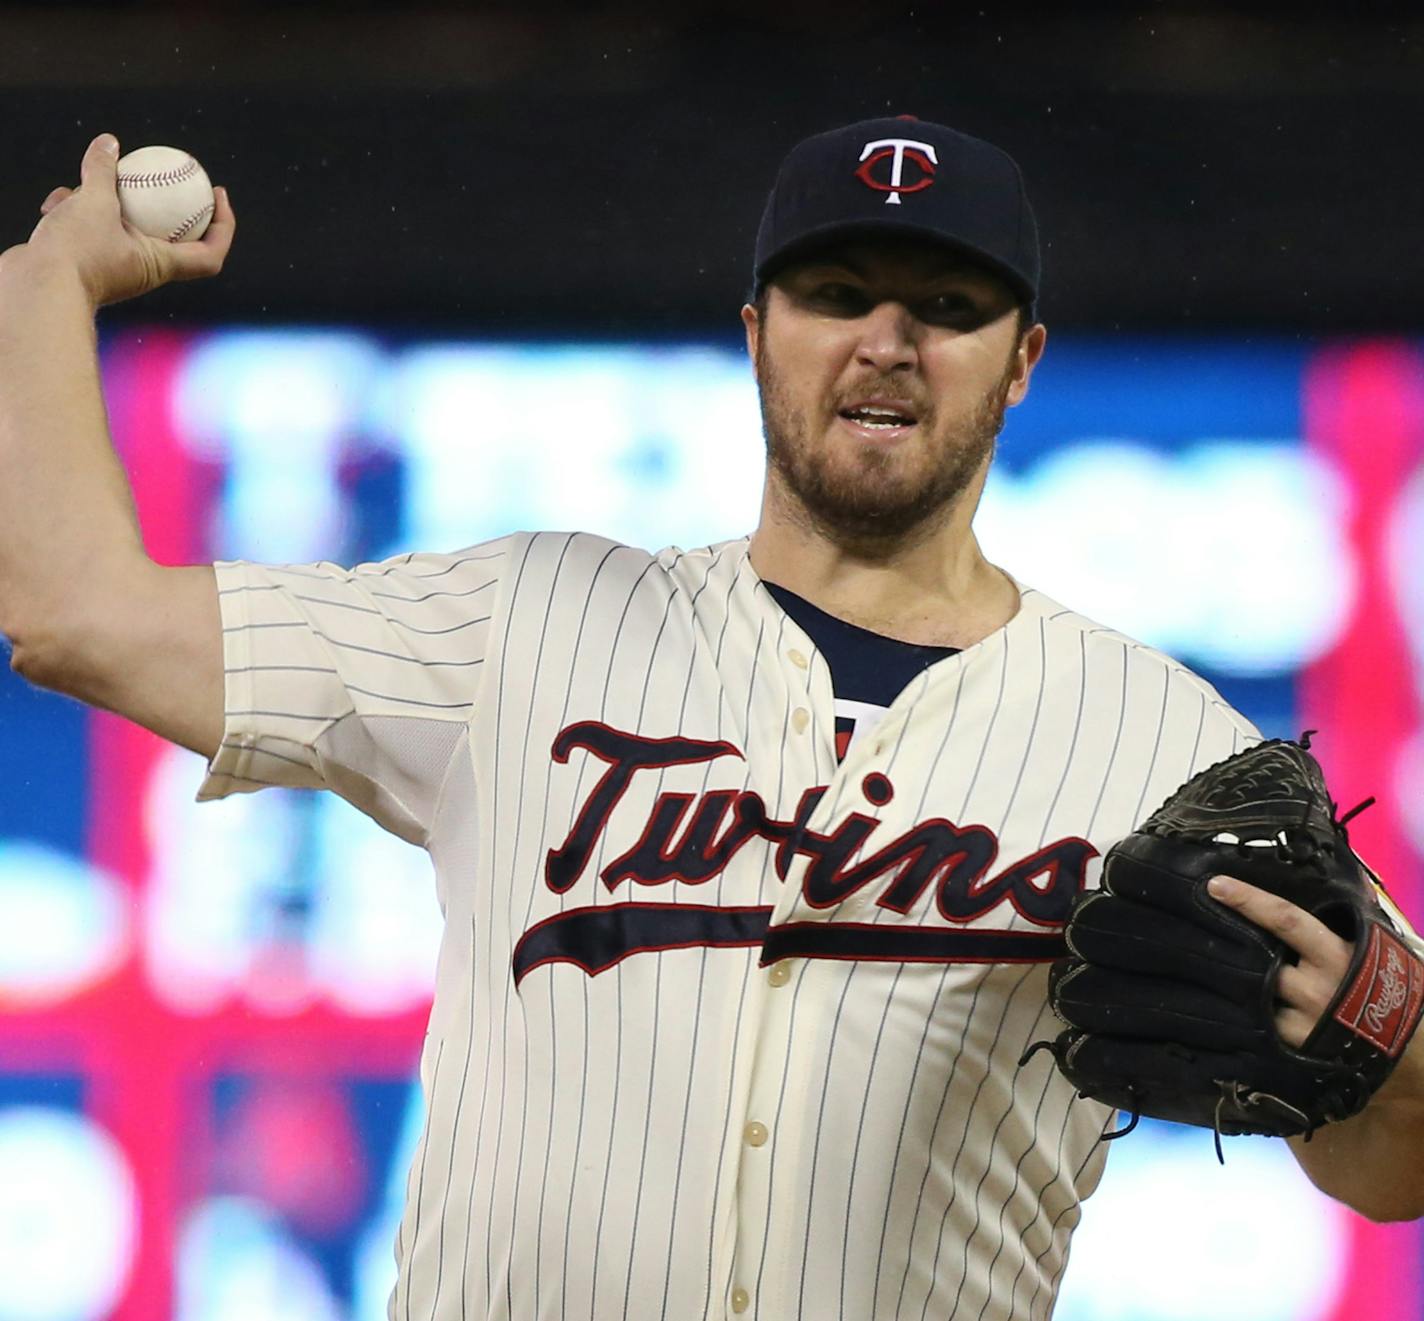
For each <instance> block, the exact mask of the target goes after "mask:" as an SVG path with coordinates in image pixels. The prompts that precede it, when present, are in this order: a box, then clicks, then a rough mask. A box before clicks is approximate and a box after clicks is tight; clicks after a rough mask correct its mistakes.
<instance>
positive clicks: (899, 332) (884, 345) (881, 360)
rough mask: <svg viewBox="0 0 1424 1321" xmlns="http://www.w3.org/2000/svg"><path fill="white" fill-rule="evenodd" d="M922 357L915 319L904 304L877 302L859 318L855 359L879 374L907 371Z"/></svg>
mask: <svg viewBox="0 0 1424 1321" xmlns="http://www.w3.org/2000/svg"><path fill="white" fill-rule="evenodd" d="M918 355H919V348H918V343H917V335H916V323H915V318H914V317H913V316H911V315H910V311H909V309H908V308H906V307H905V306H904V304H902V303H896V302H891V301H890V300H889V299H887V300H885V301H884V302H880V303H876V305H875V306H874V307H873V308H871V309H870V311H869V312H867V313H866V315H865V316H863V317H862V318H861V319H860V342H859V343H858V344H857V345H856V358H857V360H858V361H859V362H861V363H862V364H864V365H865V366H867V367H873V368H875V370H876V371H880V372H892V371H897V370H898V371H905V370H908V369H909V368H910V367H913V366H914V365H915V362H916V359H917V358H918Z"/></svg>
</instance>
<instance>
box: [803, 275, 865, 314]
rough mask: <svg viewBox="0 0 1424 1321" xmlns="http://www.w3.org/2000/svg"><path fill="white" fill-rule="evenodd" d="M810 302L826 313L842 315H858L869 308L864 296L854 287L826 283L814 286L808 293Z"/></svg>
mask: <svg viewBox="0 0 1424 1321" xmlns="http://www.w3.org/2000/svg"><path fill="white" fill-rule="evenodd" d="M810 301H811V302H812V303H813V304H815V305H816V306H818V307H823V308H825V309H826V310H828V311H833V312H840V313H842V314H844V315H856V316H858V315H860V314H861V313H863V312H865V311H867V310H868V309H869V306H870V302H869V300H868V299H867V298H866V296H865V294H864V293H863V292H862V291H861V290H859V289H857V288H856V287H855V286H854V285H850V284H840V283H835V282H828V283H826V284H818V285H816V286H815V287H814V288H813V289H812V290H811V293H810Z"/></svg>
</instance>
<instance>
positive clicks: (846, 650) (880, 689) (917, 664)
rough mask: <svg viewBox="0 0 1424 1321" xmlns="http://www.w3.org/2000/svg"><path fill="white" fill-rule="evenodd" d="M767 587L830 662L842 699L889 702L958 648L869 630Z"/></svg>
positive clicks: (782, 590)
mask: <svg viewBox="0 0 1424 1321" xmlns="http://www.w3.org/2000/svg"><path fill="white" fill-rule="evenodd" d="M766 590H767V591H769V592H770V593H771V594H772V596H773V597H775V599H776V603H777V604H778V605H779V606H780V607H781V608H782V609H783V610H785V611H786V613H787V614H788V615H790V616H791V618H792V619H794V620H795V621H796V622H797V623H798V624H800V625H801V627H802V628H803V629H804V630H805V632H806V635H807V636H808V637H809V638H810V639H811V641H812V642H814V643H815V644H816V647H817V649H818V650H819V651H820V653H821V655H822V656H824V657H825V659H826V663H827V664H828V665H829V666H830V669H831V686H832V688H833V689H834V691H835V695H836V697H837V698H838V699H840V700H843V701H849V702H865V703H867V704H869V705H871V706H881V707H885V706H889V705H890V703H891V702H893V701H894V700H895V699H896V698H897V697H898V696H899V695H900V692H901V690H902V689H903V688H904V687H905V685H906V684H907V683H909V682H910V680H911V679H913V678H914V677H915V676H916V675H917V674H919V673H920V672H921V671H922V670H926V669H928V668H929V667H930V666H931V665H933V664H934V663H935V662H936V661H938V660H943V659H944V658H945V657H946V656H953V655H954V654H955V653H956V652H958V651H959V648H958V647H926V646H921V645H920V644H919V643H917V642H901V641H900V639H899V638H887V637H886V636H885V635H884V634H883V633H872V632H871V631H870V630H869V629H868V628H861V627H859V626H858V625H856V624H848V623H846V621H845V620H844V619H837V618H836V617H835V616H834V615H828V614H827V613H826V612H825V611H824V610H822V609H820V608H819V607H818V606H814V605H812V604H811V603H810V602H809V601H808V600H806V599H805V597H801V596H797V595H796V593H795V592H792V591H788V590H787V589H786V588H785V587H782V586H780V585H779V584H777V583H767V584H766Z"/></svg>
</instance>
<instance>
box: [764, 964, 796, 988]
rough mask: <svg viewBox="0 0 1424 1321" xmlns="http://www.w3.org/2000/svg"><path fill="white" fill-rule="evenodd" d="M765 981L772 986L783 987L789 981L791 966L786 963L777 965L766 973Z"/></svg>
mask: <svg viewBox="0 0 1424 1321" xmlns="http://www.w3.org/2000/svg"><path fill="white" fill-rule="evenodd" d="M766 979H767V981H768V982H770V983H771V984H772V985H773V986H785V985H786V983H787V982H789V981H790V980H791V966H790V965H789V964H787V963H778V964H777V965H776V967H774V968H773V969H772V970H771V971H770V972H769V973H767V975H766Z"/></svg>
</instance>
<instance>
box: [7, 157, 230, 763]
mask: <svg viewBox="0 0 1424 1321" xmlns="http://www.w3.org/2000/svg"><path fill="white" fill-rule="evenodd" d="M117 157H118V144H117V143H116V142H115V141H114V139H113V138H112V136H110V135H107V134H105V135H103V136H101V137H99V138H96V139H95V140H94V141H93V142H92V143H91V144H90V145H89V148H88V150H87V151H86V152H85V154H84V159H83V162H82V165H81V182H80V186H79V187H78V188H77V189H68V188H57V189H55V190H54V192H52V193H51V194H50V195H49V197H47V198H46V199H45V201H44V203H43V205H42V207H41V211H42V212H43V218H42V219H41V221H40V223H39V224H38V225H37V226H36V227H35V230H34V232H33V234H31V236H30V239H29V241H28V242H26V243H23V244H20V245H18V246H16V247H12V248H9V249H8V250H6V251H4V252H3V253H0V633H3V634H4V636H5V637H7V638H8V639H9V641H10V643H11V646H12V648H13V654H12V657H11V664H12V666H13V668H14V669H15V670H17V671H18V672H19V673H21V674H22V675H24V676H25V677H26V678H27V679H29V680H31V681H32V682H34V683H37V684H40V685H43V686H45V687H48V688H54V689H57V690H59V691H62V692H65V693H68V694H70V695H71V696H74V697H77V698H79V699H81V700H83V701H86V702H89V703H92V704H94V705H97V706H101V707H104V708H107V709H109V710H113V711H117V712H119V713H120V714H122V715H125V716H127V717H129V718H130V719H132V720H135V721H137V722H138V723H139V724H142V725H145V726H147V727H148V728H150V729H153V730H155V731H156V732H158V733H159V734H161V735H163V736H164V737H165V738H168V739H171V740H173V741H174V742H177V743H181V744H183V745H184V746H186V747H189V748H192V749H194V750H196V751H199V752H202V753H204V754H205V755H211V754H212V753H213V752H214V751H215V749H216V748H217V745H218V742H219V741H220V739H221V736H222V720H223V702H222V646H221V641H222V637H221V625H220V622H219V616H218V606H217V597H216V591H215V587H214V581H213V574H212V570H211V569H210V568H207V567H195V568H163V567H160V566H158V565H156V564H154V563H153V562H152V561H151V560H150V559H149V558H148V556H147V555H146V554H145V553H144V549H143V541H142V537H141V535H140V531H139V527H138V523H137V520H136V518H135V513H134V506H133V499H132V496H131V494H130V491H129V487H128V481H127V478H126V475H125V473H124V470H123V467H122V465H121V464H120V463H119V460H118V458H117V457H116V455H115V454H114V450H113V447H112V444H111V442H110V439H109V429H108V420H107V417H106V415H105V412H104V403H103V396H102V394H101V392H100V387H99V366H98V357H97V352H96V341H95V331H94V317H95V313H96V312H97V311H98V309H99V308H100V307H103V306H104V305H106V304H109V303H116V302H119V301H121V300H123V299H126V298H133V297H136V296H138V295H140V294H144V293H148V292H149V291H151V290H153V289H156V288H158V287H159V286H160V285H163V284H166V283H168V282H170V281H173V280H188V279H198V278H202V277H204V276H210V275H216V274H217V273H218V271H220V270H221V269H222V265H223V261H224V259H225V258H226V256H227V253H228V249H229V247H230V246H231V243H232V237H233V231H234V228H235V222H234V219H233V214H232V208H231V206H230V205H229V203H228V199H227V196H226V193H225V191H224V190H222V189H218V190H217V197H216V209H215V214H214V217H213V221H212V224H211V225H210V226H209V228H208V231H207V233H206V234H205V235H204V236H203V238H202V239H201V240H200V241H198V242H189V243H171V244H170V243H165V242H162V241H160V240H157V239H151V238H148V237H146V236H145V235H142V234H139V233H138V232H137V231H135V230H133V229H131V228H130V227H128V226H127V225H125V224H124V222H123V221H122V220H121V219H120V216H119V203H118V194H117V188H116V183H115V165H116V162H117Z"/></svg>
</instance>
